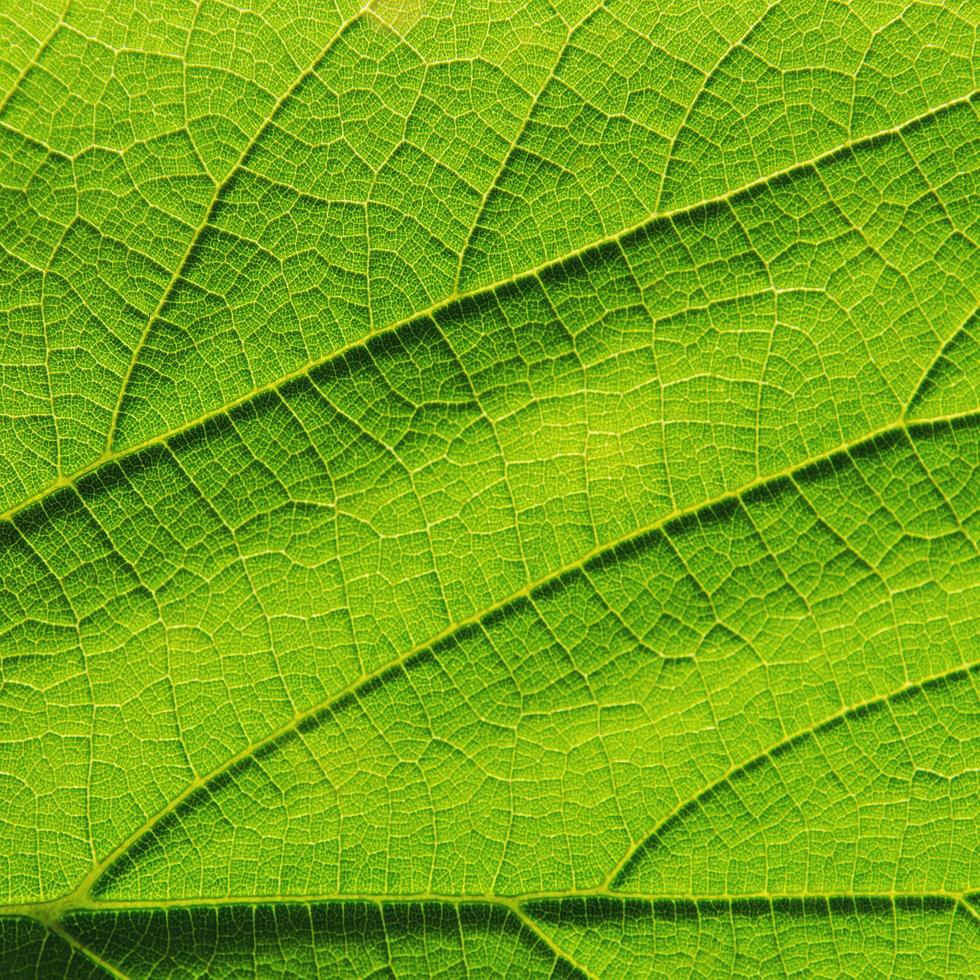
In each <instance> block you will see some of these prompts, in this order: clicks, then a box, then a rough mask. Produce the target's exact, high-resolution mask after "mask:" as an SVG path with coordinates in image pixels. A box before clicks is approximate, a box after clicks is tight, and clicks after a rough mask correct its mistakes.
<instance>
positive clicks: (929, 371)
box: [902, 304, 980, 418]
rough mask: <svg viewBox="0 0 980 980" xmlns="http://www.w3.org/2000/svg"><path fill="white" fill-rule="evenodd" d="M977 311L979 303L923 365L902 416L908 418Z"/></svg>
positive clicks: (978, 310) (979, 310) (979, 307)
mask: <svg viewBox="0 0 980 980" xmlns="http://www.w3.org/2000/svg"><path fill="white" fill-rule="evenodd" d="M978 312H980V304H978V305H976V306H974V307H973V309H972V310H971V311H970V312H969V313H968V314H967V316H966V318H965V319H964V320H963V322H962V323H960V325H959V326H958V327H957V328H956V329H955V330H954V331H953V332H952V333H951V334H950V335H949V336H948V337H947V338H946V340H944V341H943V342H942V344H940V346H939V349H938V350H937V351H936V354H935V356H934V357H933V358H932V360H931V361H930V362H929V363H928V364H927V365H926V366H925V368H924V369H923V371H922V374H921V375H920V376H919V380H918V382H917V383H916V385H915V387H914V388H913V389H912V394H911V395H909V397H908V400H907V401H906V403H905V408H904V409H902V417H903V418H908V416H909V414H910V413H911V412H912V411H914V410H915V406H916V402H918V401H919V400H920V399H921V398H922V397H923V396H924V395H925V394H926V392H927V391H928V389H929V384H930V382H931V381H932V378H933V375H934V374H935V373H936V371H937V370H938V369H939V366H940V365H941V364H942V363H943V361H944V360H945V359H946V354H947V352H948V351H949V350H950V348H952V347H953V346H954V345H955V344H957V343H958V342H959V339H960V337H962V336H963V334H964V333H966V332H967V331H968V329H969V327H970V325H971V324H972V323H973V320H974V319H975V318H976V316H977V313H978Z"/></svg>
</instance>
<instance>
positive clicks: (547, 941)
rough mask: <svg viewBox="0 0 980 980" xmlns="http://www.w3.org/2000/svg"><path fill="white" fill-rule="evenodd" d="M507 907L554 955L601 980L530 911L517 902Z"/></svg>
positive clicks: (591, 978)
mask: <svg viewBox="0 0 980 980" xmlns="http://www.w3.org/2000/svg"><path fill="white" fill-rule="evenodd" d="M507 907H508V908H509V909H510V912H511V914H512V915H513V916H514V918H516V919H517V921H518V922H520V923H521V925H523V926H524V928H525V929H527V930H528V932H530V933H531V935H532V936H534V938H535V940H536V942H537V943H539V944H541V945H543V946H544V947H545V948H546V949H547V950H548V951H549V952H550V953H551V954H552V956H554V957H555V958H556V959H559V960H561V961H562V962H564V963H565V964H567V965H568V966H569V967H571V969H573V970H575V971H576V972H577V973H579V974H581V975H582V976H584V977H587V978H588V980H599V978H598V977H597V976H596V975H595V974H594V973H593V972H592V971H591V970H589V969H587V968H586V967H584V966H582V964H581V963H578V962H576V961H575V960H574V959H572V957H571V956H570V955H569V954H568V953H566V952H565V950H563V949H562V948H561V946H559V945H558V943H557V942H555V940H554V939H553V938H552V937H551V936H549V935H548V933H546V932H545V931H544V929H543V928H542V927H541V926H540V925H538V923H537V922H536V921H535V920H534V919H533V918H532V917H531V915H530V913H528V912H526V911H525V910H524V909H522V908H521V907H520V906H519V905H517V904H516V903H515V904H513V905H508V906H507Z"/></svg>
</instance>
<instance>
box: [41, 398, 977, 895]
mask: <svg viewBox="0 0 980 980" xmlns="http://www.w3.org/2000/svg"><path fill="white" fill-rule="evenodd" d="M975 419H980V410H977V411H973V412H969V413H965V414H964V415H960V416H955V417H953V416H950V417H943V418H936V419H924V420H917V421H915V422H914V423H905V422H903V421H898V422H896V423H893V424H892V425H889V426H885V427H883V428H882V429H879V430H877V431H876V432H873V433H868V434H866V435H863V436H862V437H860V438H859V439H855V440H854V441H852V442H849V443H845V444H842V445H840V446H837V447H835V448H834V449H832V450H830V451H828V452H825V453H821V454H819V455H816V456H813V457H811V458H810V459H806V460H803V461H802V462H800V463H798V464H795V465H794V466H792V467H788V468H786V469H785V470H781V471H779V472H775V473H770V474H768V475H766V476H764V477H757V478H756V479H754V480H752V481H750V482H749V483H746V484H745V485H743V486H741V487H738V488H736V489H734V490H729V491H726V492H724V493H722V494H719V495H718V496H717V497H715V498H712V499H709V500H702V501H699V502H698V503H696V504H692V505H690V506H687V507H683V508H676V509H675V510H673V511H670V512H668V513H666V514H663V515H662V516H661V517H659V518H658V519H657V520H656V521H654V522H652V523H650V524H648V525H644V526H642V527H639V528H636V529H634V530H633V531H630V532H629V533H627V534H624V535H622V536H621V537H619V538H617V539H614V540H611V541H607V542H605V543H603V544H601V545H598V546H597V547H595V548H593V549H592V550H591V551H589V552H587V553H586V554H584V555H583V556H581V557H580V558H578V559H576V560H575V561H573V562H569V563H567V564H566V565H563V566H562V567H560V568H558V569H556V570H554V571H551V572H549V573H547V574H546V575H543V576H541V577H540V578H538V579H535V580H533V581H531V582H528V583H526V584H525V585H524V586H522V587H521V588H520V589H518V590H517V591H516V592H513V593H511V594H510V595H508V596H506V597H504V598H503V599H501V600H499V601H497V602H495V603H493V604H492V605H491V606H488V607H487V608H486V609H482V610H478V611H477V612H475V613H473V614H472V615H471V616H468V617H466V618H464V619H461V620H459V621H457V622H455V623H450V624H449V625H448V626H447V627H446V628H445V629H443V630H442V631H441V632H440V633H438V634H437V635H435V636H433V637H430V638H429V639H427V640H426V641H425V642H424V643H421V644H418V645H417V646H414V647H412V648H411V649H409V650H407V651H406V652H404V653H402V654H399V655H398V656H397V657H395V658H393V659H391V660H389V661H387V662H385V663H383V664H381V665H380V666H378V667H377V668H375V669H374V670H372V671H370V672H367V673H364V674H362V675H361V676H360V677H357V678H355V679H354V680H353V681H351V682H350V683H349V684H347V685H346V686H345V687H343V688H342V689H341V690H339V691H337V692H335V693H333V694H331V695H330V697H329V698H327V699H325V700H324V701H321V702H318V703H317V704H315V705H313V706H311V707H310V708H307V709H306V710H304V711H302V712H298V713H296V714H295V715H294V716H293V717H292V718H290V719H289V720H288V721H286V722H285V723H284V724H282V725H280V726H279V727H278V728H276V729H275V730H274V731H272V732H270V733H269V734H267V735H265V736H263V737H262V738H260V739H258V740H256V741H255V742H252V743H251V744H249V745H246V746H245V747H244V748H242V749H241V750H240V751H238V752H236V753H235V754H234V755H232V756H230V757H229V758H228V759H226V760H225V761H224V762H223V763H222V764H221V765H219V766H216V767H215V768H214V769H212V770H211V771H210V772H208V773H206V774H204V775H201V776H199V777H197V778H196V779H194V780H192V781H191V782H189V783H188V784H187V785H186V786H185V787H184V789H183V790H181V792H180V793H179V794H177V796H176V797H174V798H173V799H172V800H171V801H170V802H169V803H168V804H167V805H166V806H165V807H163V808H162V809H161V810H159V811H157V812H156V813H154V814H153V815H152V816H150V817H149V818H147V819H146V820H145V821H144V823H143V824H141V825H140V826H139V827H137V828H136V829H135V830H133V831H132V832H131V833H130V834H129V835H128V836H127V837H126V838H125V839H124V840H123V841H122V842H121V843H120V844H118V845H117V846H116V847H114V848H113V849H112V850H111V851H110V852H109V853H108V854H107V855H106V857H105V858H103V859H102V860H101V861H99V862H97V863H96V864H94V865H93V866H92V868H91V869H90V870H89V872H88V873H87V874H86V875H85V876H84V877H83V878H82V880H81V881H80V882H79V883H78V885H77V886H76V887H75V888H74V889H73V890H72V892H71V893H69V895H67V896H65V898H64V899H62V900H61V901H63V902H64V903H65V904H66V905H68V906H71V905H74V904H76V903H77V902H78V901H79V900H80V899H81V900H84V899H85V898H86V897H87V896H88V895H89V894H90V893H91V891H92V889H93V888H94V887H95V886H96V885H97V883H98V882H99V881H100V879H101V878H102V877H103V875H104V874H106V872H108V871H109V870H110V869H111V868H112V867H113V866H114V865H116V864H117V863H118V862H120V861H122V860H123V859H124V858H125V857H126V855H127V853H129V852H130V851H131V850H132V849H133V848H134V847H135V846H136V845H137V844H139V842H140V841H142V840H143V839H144V838H146V837H148V836H149V835H151V834H152V833H153V831H154V830H155V829H156V828H157V826H158V825H159V824H160V823H161V822H162V821H164V820H166V819H167V818H168V817H171V816H172V815H173V814H176V813H178V812H180V811H181V809H182V808H183V807H184V805H185V804H186V803H188V801H190V800H191V799H192V798H193V797H195V796H197V795H198V794H199V793H201V792H204V791H206V790H207V788H208V787H209V786H211V785H212V784H213V783H215V782H217V781H219V780H221V779H222V778H224V777H227V776H228V775H229V774H231V773H232V772H234V770H235V769H236V768H237V767H239V766H241V765H242V764H245V763H247V762H249V761H250V760H252V759H253V757H255V756H257V755H260V754H264V753H267V752H269V751H271V750H274V749H275V747H276V746H277V744H278V743H280V742H282V741H284V740H286V739H288V738H291V737H293V736H294V735H295V734H296V733H297V732H299V731H301V730H302V728H303V726H304V725H307V724H315V723H316V722H317V721H318V720H319V719H320V718H322V717H323V716H325V715H326V714H327V713H329V712H331V711H332V710H333V709H335V708H336V707H337V706H338V705H340V704H342V703H343V702H345V701H346V700H347V699H350V698H353V697H356V696H357V695H358V694H359V693H360V692H361V691H362V690H363V689H364V688H365V687H369V686H371V685H373V684H375V683H377V682H378V681H380V680H382V679H383V678H384V677H386V676H388V675H390V674H392V673H393V672H395V671H398V670H401V669H403V668H404V667H405V666H406V665H408V664H409V663H410V662H412V661H413V660H415V658H417V657H418V656H420V655H422V654H424V653H426V652H427V651H432V650H433V649H434V648H436V647H438V646H440V645H441V644H442V643H445V642H447V641H450V640H451V639H452V638H453V637H455V636H456V635H457V634H459V633H460V632H461V631H463V630H464V629H467V628H470V627H474V626H478V625H480V624H484V623H485V622H486V621H487V620H488V619H490V618H491V617H493V616H495V615H497V614H498V613H499V612H501V611H502V610H505V609H507V608H509V607H511V606H513V605H514V604H515V603H517V602H520V601H521V600H524V599H526V598H528V597H530V596H532V595H533V594H535V593H537V592H538V591H540V590H541V589H543V588H547V587H549V586H550V585H551V584H552V583H554V582H557V581H559V580H561V578H563V577H564V576H566V575H568V574H570V573H572V572H575V571H578V570H580V569H583V568H586V567H587V566H588V565H589V564H590V563H592V562H593V561H595V560H597V559H601V558H602V557H603V556H605V555H608V554H610V553H614V552H615V551H616V550H617V549H618V548H620V547H622V546H623V545H625V544H628V543H630V542H634V541H637V540H640V539H642V538H644V537H645V536H647V535H649V534H652V533H654V532H656V531H658V530H660V529H661V528H664V527H666V526H667V525H669V524H671V523H673V522H675V521H676V520H677V519H679V518H682V517H687V516H690V515H693V514H697V513H700V512H701V511H704V510H706V509H710V508H712V507H716V506H717V505H718V504H720V503H723V502H725V501H730V500H735V499H740V498H741V497H742V496H744V495H745V494H747V493H749V492H750V491H752V490H755V489H757V488H759V487H763V486H766V485H769V484H771V483H773V482H776V481H778V480H780V479H785V478H786V477H787V476H791V475H793V474H795V473H799V472H800V471H803V470H806V469H808V468H810V467H812V466H814V465H815V464H817V463H821V462H824V461H827V460H830V459H833V458H835V457H838V456H841V455H847V454H849V453H851V452H852V451H854V450H856V449H858V448H860V447H864V446H867V445H869V444H872V443H874V442H875V441H876V440H878V439H880V438H882V437H883V436H886V435H888V434H890V433H893V432H895V431H907V430H909V429H915V430H920V429H921V430H929V429H931V428H933V427H934V426H937V425H947V424H952V423H953V422H958V421H963V420H971V421H972V420H975ZM957 669H958V670H962V669H963V667H962V666H961V667H959V668H957ZM927 681H928V679H926V681H919V682H917V684H916V685H910V687H914V686H921V684H923V683H926V682H927ZM846 710H852V709H846ZM627 857H628V855H627ZM624 861H625V859H624ZM622 866H623V862H621V864H620V866H619V867H620V868H622ZM618 871H619V869H617V870H616V871H614V872H613V876H615V875H616V874H617V873H618ZM613 876H611V877H610V880H612V877H613Z"/></svg>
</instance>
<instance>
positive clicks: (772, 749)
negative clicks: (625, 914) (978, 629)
mask: <svg viewBox="0 0 980 980" xmlns="http://www.w3.org/2000/svg"><path fill="white" fill-rule="evenodd" d="M974 673H980V660H972V661H964V662H962V663H959V664H956V665H955V666H952V667H948V668H947V669H946V670H943V671H939V672H938V673H936V674H931V675H930V676H928V677H920V678H918V679H917V680H915V681H910V682H909V683H908V684H903V685H902V686H901V687H899V688H896V689H895V690H894V691H889V692H888V693H887V694H881V695H878V696H877V697H873V698H869V699H868V700H866V701H858V702H856V703H854V704H849V705H846V706H844V707H842V708H841V709H840V710H838V711H836V712H834V714H832V715H829V716H828V717H826V718H824V719H822V720H821V721H819V722H818V723H817V724H815V725H807V726H806V727H804V728H801V729H799V730H798V731H796V732H794V733H793V734H792V735H790V736H789V737H788V738H785V739H781V740H780V741H778V742H774V743H773V744H772V745H770V746H769V747H768V748H766V749H763V750H762V751H761V752H759V753H757V754H756V755H754V756H752V758H750V759H748V760H747V761H745V762H740V763H739V764H738V765H735V766H732V767H731V768H730V769H728V770H727V771H726V772H724V773H723V774H722V775H721V776H719V777H718V778H717V779H715V780H714V781H713V782H711V783H709V784H708V785H707V786H705V787H704V788H702V789H700V790H698V792H697V793H695V794H694V795H693V796H689V797H688V798H687V799H685V800H682V801H681V802H680V803H678V804H677V806H676V807H674V809H673V810H671V812H670V813H669V814H667V816H666V817H663V818H662V819H661V820H660V821H659V822H658V823H657V825H656V826H655V827H654V828H653V830H652V831H650V833H649V834H647V836H646V837H644V838H643V839H642V840H641V841H639V843H637V844H635V845H634V846H633V847H631V848H630V849H629V850H628V851H627V852H626V854H625V855H624V856H623V857H622V859H621V860H620V861H619V863H618V864H617V865H616V867H615V868H613V870H612V872H611V873H610V874H609V875H608V877H607V878H606V880H605V883H604V887H606V888H609V889H617V891H616V892H615V894H618V895H622V896H623V897H628V896H629V895H630V893H629V892H625V891H619V889H621V888H622V887H623V885H624V883H625V882H626V880H627V879H628V878H629V877H630V875H631V874H632V873H633V872H634V871H635V870H636V867H637V865H638V864H639V863H640V862H641V861H642V860H643V858H644V856H645V855H646V854H648V853H649V852H650V851H651V850H652V849H653V848H655V847H656V846H657V844H658V843H659V841H660V840H661V839H662V838H663V836H664V834H666V833H668V832H669V831H670V830H671V829H672V828H674V827H676V826H677V825H678V824H679V823H680V822H681V821H682V820H684V819H685V818H686V817H687V816H689V815H690V814H691V813H692V812H693V811H694V810H695V809H697V807H698V806H699V805H700V804H701V803H702V802H703V801H704V800H706V799H707V798H709V797H710V796H711V795H712V794H713V793H715V792H716V791H717V790H718V789H719V788H720V787H722V786H724V785H725V784H726V783H730V782H731V781H732V780H733V779H736V778H738V777H739V776H741V775H745V774H747V773H749V772H751V771H752V770H753V769H755V767H756V766H757V765H759V764H760V763H763V762H765V761H766V760H767V759H768V760H773V759H774V758H775V757H776V756H778V755H782V753H783V752H785V751H786V750H788V749H794V748H796V747H797V746H799V745H801V744H803V743H804V742H806V741H809V740H811V739H813V738H815V737H816V736H818V735H821V734H822V733H824V732H826V731H828V730H829V729H831V728H834V727H836V726H837V725H838V724H839V723H840V722H842V721H846V720H848V719H851V718H855V717H857V716H859V715H861V714H862V713H864V712H866V711H868V710H869V709H871V710H875V709H878V708H881V707H883V706H885V705H887V704H888V703H889V702H891V701H894V700H895V699H896V698H900V697H905V696H908V695H910V694H918V693H920V692H922V691H926V690H928V689H929V688H932V687H936V686H938V685H945V684H949V683H952V682H953V681H956V680H963V679H966V678H968V677H969V675H970V674H974Z"/></svg>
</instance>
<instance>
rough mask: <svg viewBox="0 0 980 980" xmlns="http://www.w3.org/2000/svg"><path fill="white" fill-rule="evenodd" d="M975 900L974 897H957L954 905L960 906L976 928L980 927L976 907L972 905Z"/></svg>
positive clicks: (979, 912)
mask: <svg viewBox="0 0 980 980" xmlns="http://www.w3.org/2000/svg"><path fill="white" fill-rule="evenodd" d="M976 899H977V896H976V895H957V896H956V904H957V905H959V906H962V907H963V908H964V909H965V910H966V913H967V915H969V916H970V918H971V919H972V920H973V922H974V923H975V924H976V925H977V926H980V911H978V910H977V907H976V905H974V902H975V901H976Z"/></svg>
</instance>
